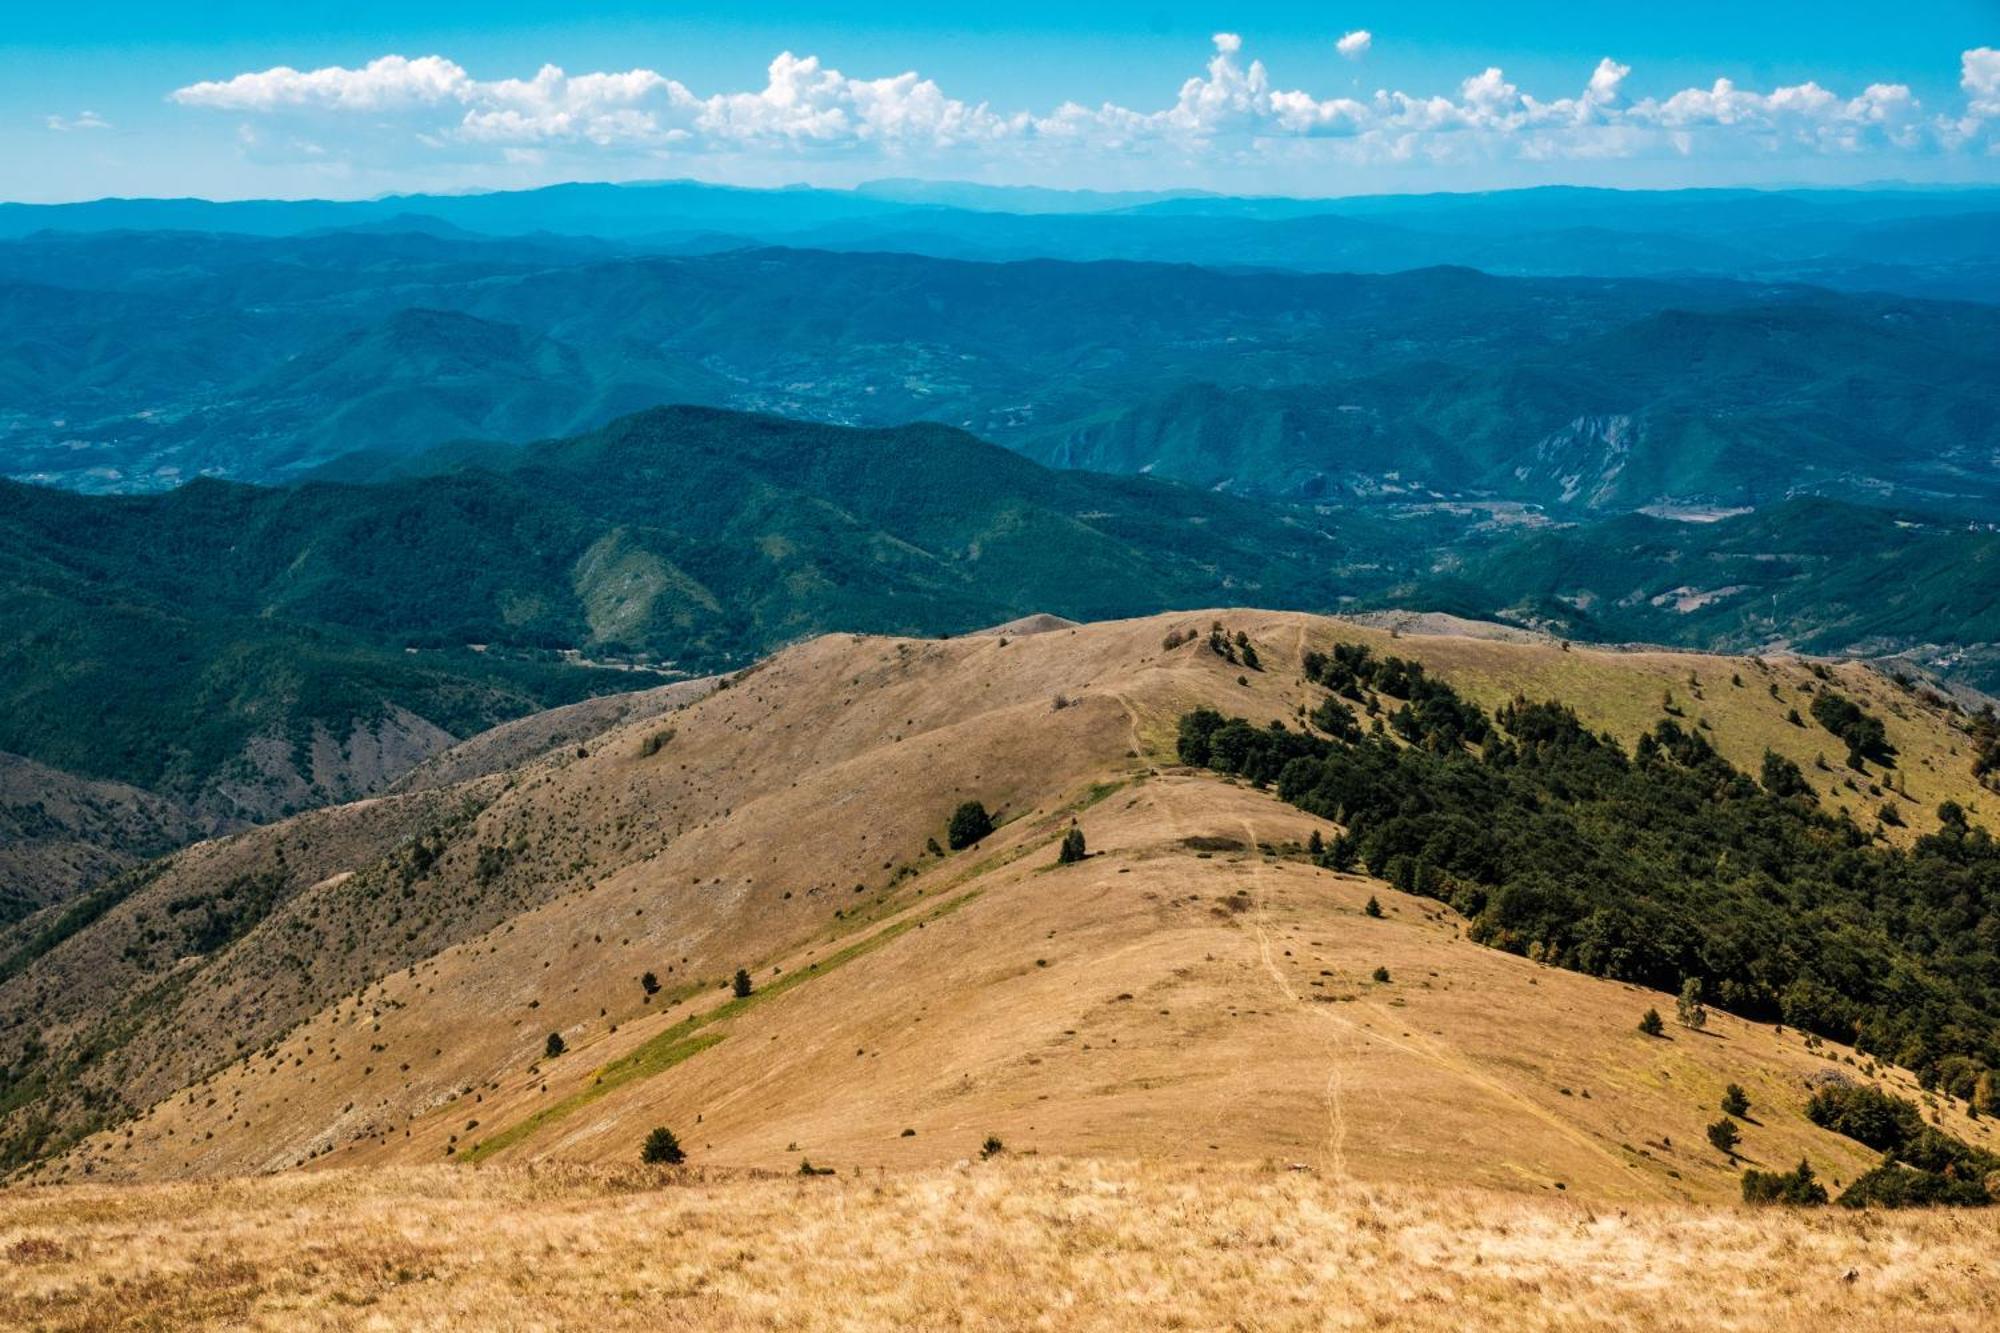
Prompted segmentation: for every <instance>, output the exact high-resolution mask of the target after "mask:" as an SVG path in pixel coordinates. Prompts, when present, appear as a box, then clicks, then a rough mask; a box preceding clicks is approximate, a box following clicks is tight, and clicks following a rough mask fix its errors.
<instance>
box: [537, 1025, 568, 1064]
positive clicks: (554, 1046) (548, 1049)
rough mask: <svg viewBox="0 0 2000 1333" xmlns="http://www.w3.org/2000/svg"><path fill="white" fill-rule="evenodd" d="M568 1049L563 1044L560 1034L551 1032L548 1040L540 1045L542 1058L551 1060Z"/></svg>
mask: <svg viewBox="0 0 2000 1333" xmlns="http://www.w3.org/2000/svg"><path fill="white" fill-rule="evenodd" d="M568 1049H569V1047H568V1046H567V1045H566V1044H564V1042H563V1039H562V1033H560V1032H551V1033H550V1034H549V1039H548V1040H547V1041H546V1042H544V1043H543V1044H542V1058H543V1059H545V1060H553V1059H555V1058H556V1057H557V1056H558V1055H561V1054H562V1053H563V1052H564V1051H566V1050H568Z"/></svg>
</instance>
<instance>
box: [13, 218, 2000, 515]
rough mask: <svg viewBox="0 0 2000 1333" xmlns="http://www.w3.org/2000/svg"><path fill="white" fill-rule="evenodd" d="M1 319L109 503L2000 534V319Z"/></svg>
mask: <svg viewBox="0 0 2000 1333" xmlns="http://www.w3.org/2000/svg"><path fill="white" fill-rule="evenodd" d="M1082 220H1083V221H1087V222H1088V221H1094V219H1091V218H1086V219H1082ZM0 315H4V316H6V317H7V318H6V324H7V327H8V328H10V329H12V330H14V332H13V333H12V334H11V335H9V338H10V340H9V341H7V342H5V343H0V387H4V388H5V390H6V392H5V394H4V397H0V422H4V424H5V425H6V427H7V429H6V431H5V432H4V435H0V466H4V469H5V471H6V472H7V473H8V474H9V475H12V476H16V477H20V478H25V479H31V480H37V481H43V482H49V483H54V484H60V485H64V486H68V487H71V488H75V489H80V490H87V491H151V490H159V489H164V488H167V487H171V486H172V485H175V484H178V483H180V482H182V481H185V480H187V479H189V478H191V477H195V476H199V475H214V476H226V477H232V478H236V479H240V480H247V481H260V480H263V481H268V480H289V479H292V478H295V477H296V476H298V475H300V474H301V473H302V472H308V471H311V470H312V469H313V468H314V467H316V466H317V465H320V464H323V463H326V462H327V461H328V460H330V459H331V458H333V457H334V456H336V455H338V454H340V453H344V452H348V451H355V450H363V451H368V452H371V453H374V454H378V455H395V456H407V455H410V454H414V453H417V452H422V451H423V450H425V449H427V448H430V447H432V446H439V445H443V444H446V443H450V442H453V441H457V440H461V439H466V438H472V439H495V440H501V441H505V442H511V443H526V442H530V441H533V440H536V439H540V438H544V437H547V436H552V435H567V434H571V433H574V432H577V431H580V430H587V429H592V428H595V427H597V426H599V425H602V424H604V423H605V422H606V421H607V420H608V419H610V418H612V417H614V416H616V415H617V414H619V413H621V412H625V411H631V410H637V409H640V408H644V407H650V406H654V405H658V404H661V403H672V402H695V403H707V404H715V405H722V406H728V407H732V408H737V409H747V410H755V411H761V412H774V413H780V414H784V415H789V416H795V417H803V418H810V419H815V420H822V421H830V422H835V423H842V424H856V425H869V426H894V425H901V424H907V423H909V422H912V421H919V420H922V421H937V422H944V423H949V424H951V425H954V426H958V427H960V428H962V429H966V430H969V431H972V432H973V433H975V434H978V435H980V436H981V437H982V438H987V439H990V440H992V441H994V442H996V443H999V444H1003V445H1007V446H1009V447H1013V448H1016V449H1018V450H1020V451H1022V452H1025V453H1027V454H1029V455H1030V456H1031V457H1034V458H1036V459H1038V460H1040V461H1043V462H1046V463H1056V464H1061V465H1065V466H1083V467H1089V468H1094V469H1097V470H1103V471H1113V472H1126V473H1136V472H1141V471H1146V470H1149V469H1150V470H1151V471H1153V472H1155V473H1157V474H1159V475H1162V476H1170V477H1174V478H1178V479H1181V480H1186V481H1188V482H1190V483H1192V484H1195V485H1200V486H1225V487H1227V488H1228V489H1231V490H1233V491H1237V492H1241V493H1249V494H1258V495H1283V496H1291V497H1305V498H1308V499H1312V500H1316V501H1321V502H1328V501H1335V500H1338V501H1341V502H1344V503H1356V502H1383V501H1386V502H1389V503H1396V502H1399V501H1402V500H1405V499H1407V498H1409V496H1410V493H1411V491H1412V489H1413V487H1415V488H1416V489H1418V490H1421V491H1423V492H1437V493H1440V494H1443V495H1448V496H1454V497H1461V498H1475V499H1476V498H1488V499H1498V500H1502V501H1507V502H1513V503H1527V504H1538V505H1547V506H1553V507H1556V508H1561V509H1568V510H1581V511H1584V512H1587V513H1592V514H1595V513H1620V512H1630V511H1632V510H1636V509H1639V508H1642V507H1645V506H1648V505H1651V504H1654V503H1657V502H1660V501H1679V502H1688V501H1706V502H1710V503H1730V504H1735V503H1744V502H1753V503H1758V502H1769V501H1771V500H1775V499H1778V498H1782V497H1783V496H1784V495H1786V494H1788V493H1791V492H1792V491H1794V490H1798V489H1801V488H1805V489H1814V490H1826V491H1829V492H1834V493H1840V494H1844V495H1847V496H1849V497H1850V498H1864V499H1870V500H1878V501H1879V500H1883V499H1885V498H1886V499H1887V500H1888V501H1890V502H1893V503H1902V504H1911V505H1925V506H1928V507H1932V508H1941V507H1942V508H1950V507H1957V508H1961V509H1963V508H1977V507H1978V506H1980V505H1990V504H1991V503H1992V501H1993V499H1994V498H1995V496H1994V490H1993V486H1992V484H1991V482H1990V478H1989V476H1988V473H1989V472H1990V469H1988V468H1986V467H1985V466H1984V465H1983V462H1982V460H1983V458H1984V457H1985V451H1990V450H1991V448H1992V447H1993V445H1994V440H1993V437H1992V427H1991V424H1990V423H1991V422H1992V421H1993V420H1995V419H1996V418H1997V417H2000V412H1997V411H1996V404H1995V403H1994V401H1993V390H1992V387H1991V386H1992V384H1993V383H1994V382H1996V380H2000V374H1996V357H2000V353H1996V350H1995V349H1996V348H2000V324H1996V322H1995V321H1996V315H1995V313H1994V309H1993V307H1990V306H1982V305H1972V304H1962V303H1951V302H1939V301H1925V300H1915V299H1910V298H1905V297H1885V296H1876V295H1867V294H1837V293H1834V292H1830V291H1825V290H1820V289H1815V288H1811V287H1805V286H1799V285H1790V284H1785V285H1776V284H1772V283H1768V282H1757V283H1744V282H1736V281H1725V280H1720V279H1715V278H1707V277H1693V276H1688V275H1686V274H1682V273H1675V274H1671V275H1668V276H1666V277H1661V278H1623V279H1603V278H1588V279H1580V278H1546V277H1537V278H1529V277H1513V278H1507V277H1495V276H1491V275H1489V274H1485V273H1479V272H1474V271H1472V270H1470V269H1466V268H1452V267H1433V268H1426V269H1420V270H1415V271H1410V272H1402V273H1394V274H1366V273H1360V274H1356V273H1344V274H1343V273H1307V274H1298V273H1284V272H1275V271H1268V270H1249V271H1246V270H1244V269H1242V268H1240V267H1239V268H1222V267H1213V268H1202V267H1197V266H1193V265H1189V264H1186V263H1159V262H1147V263H1135V262H1127V261H1122V260H1117V261H1113V260H1105V261H1100V262H1090V263H1075V262H1060V261H1055V260H1049V259H1043V258H1026V259H1022V260H1019V261H1017V262H1007V263H994V262H969V261H964V260H956V259H942V258H937V257H929V256H923V255H915V254H896V253H874V252H830V251H824V250H818V251H815V250H800V249H770V248H734V249H726V250H723V251H721V252H719V253H698V254H676V255H660V254H657V253H646V252H634V251H631V250H628V249H624V248H620V247H618V246H607V244H606V243H603V242H597V241H588V242H576V243H572V242H568V241H565V240H564V239H563V238H560V237H527V238H514V239H494V238H485V237H478V236H467V235H460V234H458V233H453V232H447V233H445V234H442V235H440V234H433V233H432V232H428V231H419V232H414V233H412V232H394V231H389V232H361V233H349V232H336V233H327V234H316V235H304V236H289V237H276V238H255V237H228V236H203V235H177V234H159V233H142V234H136V235H134V234H125V233H114V234H104V235H98V234H85V235H71V234H50V235H44V236H36V237H30V238H26V239H22V240H18V241H11V242H4V243H0ZM1447 442H1448V443H1447Z"/></svg>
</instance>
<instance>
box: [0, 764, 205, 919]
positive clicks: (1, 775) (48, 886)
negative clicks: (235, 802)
mask: <svg viewBox="0 0 2000 1333" xmlns="http://www.w3.org/2000/svg"><path fill="white" fill-rule="evenodd" d="M202 827H203V826H202V823H201V821H200V820H198V819H196V818H195V817H194V815H193V814H192V813H191V812H190V811H189V810H188V809H187V808H186V807H185V806H182V805H181V804H179V803H178V802H175V801H172V800H169V799H167V798H165V797H162V796H155V795H154V794H153V793H151V792H147V791H141V790H140V789H138V788H137V787H129V786H126V785H124V784H123V783H117V782H91V781H89V780H87V779H84V778H77V777H72V776H70V775H69V774H67V773H60V772H57V771H56V770H55V769H52V768H50V767H48V766H47V765H46V764H38V763H36V762H35V761H34V760H32V759H23V758H22V757H20V756H19V755H12V754H0V925H4V924H7V923H10V922H12V921H15V920H17V919H18V918H20V917H23V916H26V915H28V914H29V913H30V912H32V911H34V910H35V909H36V908H38V907H41V906H44V905H45V904H48V903H52V902H58V901H60V900H62V899H64V898H67V897H69V896H71V895H72V894H74V893H76V892H78V891H79V890H81V889H84V888H88V887H89V886H90V885H92V884H95V883H97V882H98V881H99V880H101V879H103V878H105V877H106V876H107V875H110V874H112V873H114V872H116V871H118V870H122V869H124V868H126V867H128V866H130V865H133V864H134V863H135V862H138V861H141V860H144V859H146V858H147V857H152V856H158V855H160V854H161V853H163V852H167V851H170V850H172V849H173V848H175V847H178V846H179V845H180V844H182V843H184V842H186V841H187V840H188V839H190V838H192V837H194V836H196V834H197V833H199V832H200V831H201V830H202Z"/></svg>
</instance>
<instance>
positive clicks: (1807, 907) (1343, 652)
mask: <svg viewBox="0 0 2000 1333" xmlns="http://www.w3.org/2000/svg"><path fill="white" fill-rule="evenodd" d="M1306 669H1307V674H1308V676H1309V678H1311V679H1313V680H1315V681H1316V682H1318V683H1320V684H1322V685H1324V686H1326V687H1327V688H1328V690H1329V693H1328V695H1327V696H1326V697H1325V699H1324V700H1323V701H1322V702H1321V704H1320V706H1319V707H1318V708H1317V709H1316V710H1315V711H1314V712H1313V713H1312V714H1311V721H1310V726H1309V727H1308V728H1306V729H1301V730H1294V729H1291V728H1288V727H1286V726H1284V725H1283V724H1282V723H1278V722H1273V723H1271V724H1270V725H1269V726H1265V727H1259V726H1255V725H1252V724H1251V723H1249V722H1247V721H1245V720H1243V719H1241V718H1224V717H1223V716H1222V715H1221V714H1219V713H1217V712H1214V711H1213V710H1210V709H1197V710H1196V711H1194V712H1191V713H1189V714H1187V715H1186V716H1184V717H1183V718H1182V719H1181V722H1180V734H1179V747H1180V755H1181V758H1182V759H1183V761H1185V762H1187V763H1190V764H1195V765H1200V766H1205V767H1208V768H1211V769H1214V770H1215V771H1217V772H1221V773H1228V774H1234V775H1237V776H1239V777H1242V778H1244V779H1247V780H1248V781H1250V782H1251V783H1253V784H1255V785H1257V786H1260V787H1262V786H1269V787H1273V788H1275V790H1276V792H1277V794H1278V795H1279V796H1280V797H1281V798H1282V799H1284V800H1285V801H1287V802H1290V803H1291V804H1293V805H1295V806H1298V807H1299V808H1300V809H1303V810H1307V811H1309V812H1311V813H1313V814H1315V815H1319V816H1321V817H1323V818H1326V819H1329V820H1334V821H1336V822H1338V823H1340V824H1341V825H1343V827H1344V830H1345V831H1344V832H1343V833H1342V834H1341V835H1340V836H1339V837H1337V838H1335V839H1333V841H1332V842H1331V843H1329V844H1328V845H1327V846H1326V847H1325V850H1324V851H1323V852H1322V853H1321V859H1322V861H1323V862H1324V863H1325V864H1327V865H1330V866H1332V867H1333V868H1336V869H1343V870H1345V869H1350V868H1356V867H1359V866H1365V867H1366V868H1367V869H1368V871H1369V872H1371V873H1373V874H1375V875H1378V876H1381V877H1383V878H1385V879H1387V880H1389V881H1390V882H1391V883H1393V884H1395V885H1396V886H1397V887H1398V888H1400V889H1402V890H1404V891H1406V892H1410V893H1415V894H1419V895H1422V896H1425V897H1429V898H1433V899H1436V900H1438V901H1441V902H1447V903H1449V904H1450V905H1451V906H1452V907H1453V908H1454V909H1456V910H1457V911H1458V912H1460V913H1461V914H1463V915H1464V916H1465V917H1466V918H1467V919H1468V920H1469V921H1470V922H1471V925H1470V928H1469V930H1470V934H1471V937H1472V938H1473V939H1475V940H1477V941H1479V942H1481V943H1484V944H1488V945H1491V946H1493V947H1495V948H1500V949H1505V950H1508V951H1510V952H1514V953H1518V954H1523V955H1526V956H1528V957H1531V958H1535V959H1538V960H1541V961H1545V962H1548V963H1551V964H1554V965H1557V966H1560V967H1566V968H1570V969H1573V970H1576V971H1580V972H1586V973H1590V974H1592V975H1595V976H1602V977H1610V978H1614V979H1617V980H1620V981H1627V982H1632V983H1636V984H1639V985H1644V986H1649V987H1653V988H1656V989H1659V990H1662V991H1669V992H1678V991H1680V990H1681V989H1682V987H1683V985H1684V984H1685V983H1686V982H1687V981H1688V979H1690V978H1692V979H1695V980H1696V981H1697V982H1698V985H1699V990H1700V994H1701V996H1702V998H1704V999H1706V1000H1707V1001H1708V1002H1710V1003H1712V1004H1716V1005H1718V1006H1720V1007H1722V1008H1724V1009H1726V1010H1728V1011H1730V1012H1733V1013H1737V1014H1740V1015H1742V1016H1744V1017H1747V1018H1753V1019H1759V1020H1763V1021H1773V1022H1779V1023H1783V1024H1786V1025H1789V1026H1793V1027H1797V1028H1801V1029H1804V1030H1805V1031H1808V1032H1811V1033H1816V1034H1819V1035H1821V1036H1825V1037H1829V1038H1833V1039H1836V1040H1839V1041H1843V1042H1852V1043H1853V1044H1854V1045H1855V1046H1856V1047H1857V1048H1859V1049H1860V1050H1862V1051H1864V1052H1867V1053H1870V1054H1873V1055H1876V1056H1879V1057H1881V1058H1883V1059H1887V1060H1892V1061H1894V1062H1895V1063H1897V1064H1901V1065H1904V1066H1906V1067H1908V1068H1911V1069H1914V1070H1916V1071H1918V1073H1919V1074H1920V1076H1921V1078H1922V1079H1923V1081H1924V1082H1925V1084H1926V1086H1930V1087H1938V1088H1941V1089H1942V1090H1944V1091H1946V1092H1949V1093H1951V1094H1952V1095H1954V1096H1959V1097H1968V1098H1970V1097H1973V1096H1975V1094H1976V1095H1978V1096H1979V1097H1983V1098H1985V1099H1986V1100H1988V1101H1989V1103H1990V1102H1992V1101H1993V1100H1994V1080H1993V1079H1991V1078H1985V1079H1982V1077H1981V1076H1982V1075H1983V1074H1985V1073H1986V1072H1987V1071H1988V1070H1991V1069H1993V1068H1995V1067H1996V1066H2000V1043H1996V1040H1995V1033H1996V1028H1995V1019H1996V1017H2000V913H1996V911H1995V904H1996V903H2000V846H1996V845H1995V843H1994V841H1993V839H1992V838H1991V837H1990V836H1989V835H1988V834H1987V833H1986V831H1985V830H1984V829H1980V828H1976V827H1973V826H1972V825H1971V824H1970V822H1969V821H1968V820H1967V818H1966V816H1965V813H1964V812H1963V811H1962V810H1960V809H1958V808H1957V807H1955V806H1953V805H1949V804H1947V805H1946V806H1944V807H1943V808H1941V810H1940V812H1939V813H1940V816H1941V819H1942V828H1941V829H1940V831H1939V832H1937V833H1935V834H1931V835H1928V836H1925V837H1923V838H1920V839H1918V840H1917V841H1916V843H1915V844H1914V845H1913V846H1912V847H1910V848H1909V849H1907V850H1904V849H1901V848H1897V847H1894V846H1890V845H1887V844H1885V843H1884V842H1882V841H1881V840H1880V839H1878V838H1877V837H1876V836H1875V835H1874V834H1873V833H1871V832H1870V831H1866V830H1864V829H1862V828H1861V827H1860V826H1859V825H1857V824H1855V823H1854V822H1853V821H1852V820H1851V819H1849V818H1846V817H1844V816H1836V815H1833V814H1829V813H1828V812H1827V811H1825V810H1824V809H1822V808H1821V807H1820V806H1819V805H1818V804H1817V803H1816V801H1815V800H1814V799H1813V798H1812V797H1811V795H1810V793H1809V792H1806V793H1801V792H1800V790H1799V788H1800V787H1801V786H1802V785H1803V784H1801V783H1797V782H1794V781H1791V780H1789V779H1792V778H1795V777H1796V772H1795V770H1792V769H1791V766H1790V765H1788V764H1785V763H1782V762H1780V763H1777V764H1767V765H1766V766H1765V769H1766V771H1765V781H1764V782H1762V783H1760V782H1759V781H1756V780H1753V779H1752V778H1751V777H1750V776H1748V775H1746V774H1744V773H1742V772H1740V771H1738V770H1737V769H1736V768H1735V767H1733V766H1732V765H1731V764H1730V763H1729V762H1728V761H1726V760H1725V759H1724V758H1723V757H1722V756H1721V755H1720V754H1718V753H1717V752H1716V750H1715V749H1714V747H1713V746H1712V745H1710V743H1709V742H1708V741H1707V739H1705V738H1704V737H1703V736H1702V735H1701V734H1700V732H1699V731H1696V730H1690V729H1688V728H1685V727H1683V726H1681V725H1680V724H1679V723H1677V722H1675V721H1674V720H1673V719H1671V718H1664V719H1662V720H1661V721H1660V722H1659V723H1658V725H1656V726H1655V727H1654V728H1653V729H1652V730H1651V731H1650V732H1648V733H1647V734H1646V735H1644V736H1642V737H1641V738H1640V740H1639V741H1638V743H1637V745H1636V746H1635V747H1634V748H1633V749H1632V750H1630V751H1627V750H1626V749H1625V748H1624V747H1623V746H1621V745H1620V744H1619V742H1618V741H1617V740H1616V739H1614V738H1612V737H1609V736H1605V735H1600V734H1596V733H1593V732H1592V731H1591V730H1590V729H1589V728H1587V727H1586V726H1584V725H1583V723H1582V722H1581V721H1580V720H1579V719H1578V718H1577V716H1576V714H1575V713H1574V712H1572V711H1571V710H1569V709H1568V708H1565V707H1563V706H1562V705H1560V704H1556V703H1550V702H1532V701H1529V700H1526V699H1516V700H1515V701H1514V702H1512V703H1510V704H1508V705H1506V706H1504V707H1502V708H1500V709H1499V710H1498V711H1497V712H1496V713H1495V714H1493V715H1491V716H1489V715H1488V714H1487V713H1486V712H1485V711H1484V710H1482V709H1481V708H1479V707H1478V706H1476V705H1475V704H1473V703H1471V702H1469V701H1468V700H1466V699H1464V698H1463V697H1461V696H1460V695H1459V694H1457V693H1456V692H1455V691H1454V690H1452V689H1451V687H1450V686H1448V685H1446V684H1445V683H1444V682H1442V681H1439V680H1437V679H1435V678H1433V677H1430V676H1428V675H1426V674H1425V672H1424V670H1423V668H1422V667H1421V665H1419V664H1417V663H1414V662H1406V661H1402V660H1400V659H1398V658H1395V657H1391V656H1383V657H1377V656H1375V655H1373V654H1371V653H1370V652H1369V651H1368V650H1367V649H1366V648H1365V647H1361V646H1359V645H1342V646H1341V647H1340V648H1339V649H1338V650H1337V651H1336V652H1335V653H1334V654H1333V655H1331V656H1327V655H1323V654H1317V653H1315V654H1309V655H1308V658H1307V662H1306ZM1350 705H1352V706H1350ZM1355 707H1359V708H1361V709H1362V710H1363V711H1365V712H1369V713H1373V714H1374V715H1375V716H1374V718H1373V720H1372V723H1371V724H1369V725H1368V726H1365V727H1364V725H1363V724H1362V722H1361V719H1360V718H1359V717H1357V716H1356V713H1355ZM1848 721H1849V722H1850V724H1851V723H1852V722H1853V719H1848ZM1857 735H1858V736H1859V738H1860V740H1861V742H1862V744H1863V746H1864V747H1868V748H1872V746H1871V745H1870V743H1871V742H1872V741H1873V734H1872V729H1869V728H1867V727H1866V725H1865V723H1864V724H1861V725H1860V727H1859V730H1858V732H1857ZM1767 784H1768V785H1767ZM1980 1109H1982V1110H1986V1111H1989V1112H1990V1111H1994V1110H2000V1106H1994V1105H1989V1106H1987V1107H1983V1108H1980Z"/></svg>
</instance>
